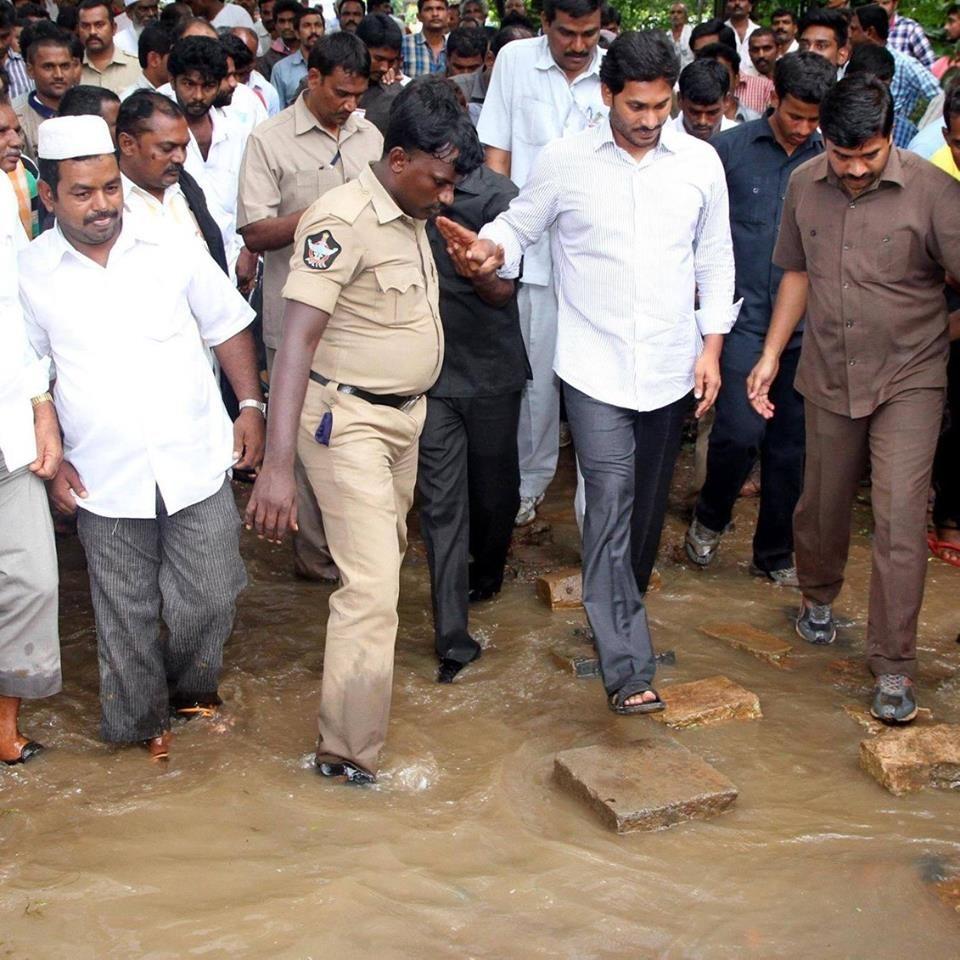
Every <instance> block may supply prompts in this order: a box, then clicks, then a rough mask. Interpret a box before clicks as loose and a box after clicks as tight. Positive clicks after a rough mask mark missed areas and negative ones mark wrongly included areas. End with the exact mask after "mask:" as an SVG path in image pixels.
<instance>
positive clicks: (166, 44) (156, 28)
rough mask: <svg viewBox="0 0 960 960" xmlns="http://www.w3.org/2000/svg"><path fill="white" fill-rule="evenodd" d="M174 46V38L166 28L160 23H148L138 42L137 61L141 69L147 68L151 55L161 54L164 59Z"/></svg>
mask: <svg viewBox="0 0 960 960" xmlns="http://www.w3.org/2000/svg"><path fill="white" fill-rule="evenodd" d="M172 46H173V38H172V37H171V36H170V31H169V30H168V29H167V28H166V27H162V26H160V24H159V23H148V24H147V25H146V26H145V27H144V28H143V30H142V31H141V32H140V38H139V39H138V40H137V59H138V60H139V61H140V67H141V69H144V70H145V69H146V68H147V62H148V60H149V58H150V54H151V53H159V54H160V56H161V57H162V56H165V55H166V54H168V53H169V52H170V48H171V47H172Z"/></svg>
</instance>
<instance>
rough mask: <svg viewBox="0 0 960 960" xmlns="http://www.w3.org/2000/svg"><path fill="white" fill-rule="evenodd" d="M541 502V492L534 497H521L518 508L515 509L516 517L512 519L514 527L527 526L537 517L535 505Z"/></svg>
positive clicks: (537, 505)
mask: <svg viewBox="0 0 960 960" xmlns="http://www.w3.org/2000/svg"><path fill="white" fill-rule="evenodd" d="M541 503H543V494H542V493H541V494H539V495H538V496H536V497H521V498H520V509H519V510H518V511H517V517H516V519H515V520H514V521H513V525H514V526H515V527H527V526H529V525H530V524H531V523H533V521H534V520H536V519H537V507H539V506H540V504H541Z"/></svg>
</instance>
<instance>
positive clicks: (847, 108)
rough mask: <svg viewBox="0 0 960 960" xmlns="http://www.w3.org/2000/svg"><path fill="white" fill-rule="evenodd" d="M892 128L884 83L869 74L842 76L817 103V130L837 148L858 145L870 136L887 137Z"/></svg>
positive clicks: (890, 101)
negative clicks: (818, 108) (818, 114)
mask: <svg viewBox="0 0 960 960" xmlns="http://www.w3.org/2000/svg"><path fill="white" fill-rule="evenodd" d="M892 129H893V98H892V97H891V96H890V91H889V90H888V89H887V85H886V84H885V83H883V82H882V81H880V80H878V79H877V78H876V77H871V76H870V75H869V74H863V73H862V74H860V75H859V76H854V77H844V78H843V79H842V80H841V81H840V82H839V83H837V84H835V85H834V87H833V89H832V90H831V91H830V92H829V93H828V94H827V95H826V96H825V97H824V98H823V103H822V104H821V105H820V130H821V132H822V133H823V136H824V138H825V139H827V140H829V141H830V142H831V143H835V144H836V145H837V146H838V147H842V148H846V149H852V148H854V147H859V146H861V145H862V144H864V143H866V142H867V141H868V140H870V139H872V138H873V137H889V136H890V131H891V130H892Z"/></svg>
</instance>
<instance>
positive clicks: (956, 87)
mask: <svg viewBox="0 0 960 960" xmlns="http://www.w3.org/2000/svg"><path fill="white" fill-rule="evenodd" d="M954 117H960V83H955V84H953V86H952V87H948V88H947V94H946V97H945V98H944V101H943V122H944V124H945V125H946V127H947V128H948V129H949V127H950V121H951V120H952V119H953V118H954Z"/></svg>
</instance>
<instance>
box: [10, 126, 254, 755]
mask: <svg viewBox="0 0 960 960" xmlns="http://www.w3.org/2000/svg"><path fill="white" fill-rule="evenodd" d="M39 154H40V157H39V165H40V176H41V183H40V188H39V189H40V196H41V199H42V200H43V203H44V205H45V206H46V207H47V208H48V209H49V210H50V211H51V212H53V213H54V215H55V216H56V220H57V225H56V227H55V228H54V229H53V230H48V231H47V232H46V233H44V234H42V235H41V236H40V237H39V238H38V239H37V240H36V241H35V242H34V243H32V244H30V245H29V247H27V248H26V249H25V250H24V251H23V252H22V253H21V254H20V262H19V265H20V297H21V303H22V306H23V310H24V315H25V317H26V321H27V333H28V336H29V337H30V340H31V342H32V343H33V346H34V348H35V349H36V350H37V352H38V353H49V354H50V356H51V357H52V359H53V362H54V365H55V367H56V375H57V380H56V392H57V404H58V408H59V413H60V421H61V426H62V428H63V439H64V455H65V458H66V459H64V461H63V463H62V464H61V466H60V469H59V471H58V472H57V475H56V477H55V478H54V479H53V480H52V481H51V483H50V496H51V498H52V500H53V502H54V504H55V505H56V506H57V508H58V509H60V510H63V511H65V512H67V513H70V512H76V511H77V507H80V508H81V509H80V510H79V513H78V517H77V531H78V534H79V536H80V541H81V543H82V544H83V548H84V552H85V553H86V557H87V569H88V572H89V576H90V585H91V594H92V598H93V607H94V615H95V617H96V623H97V643H98V650H99V657H100V694H101V706H102V718H101V735H102V737H103V739H104V740H107V741H109V742H117V743H130V742H138V741H139V742H143V743H144V744H145V745H146V746H147V747H148V749H149V750H150V754H151V756H152V757H154V758H156V759H162V758H165V757H166V756H167V755H168V751H169V739H170V736H169V727H170V715H171V711H174V712H182V713H183V714H185V715H187V716H190V715H195V714H198V713H205V714H209V713H210V712H211V711H213V710H215V708H216V706H217V705H219V703H220V700H219V697H218V695H217V686H218V684H219V677H220V669H221V664H222V658H223V645H224V643H225V641H226V639H227V637H229V635H230V632H231V630H232V627H233V618H234V613H235V604H236V598H237V595H238V594H239V592H240V590H241V589H242V588H243V586H244V584H245V582H246V576H245V572H244V568H243V561H242V560H241V559H240V552H239V527H240V524H239V516H238V514H237V508H236V505H235V504H234V501H233V495H232V493H231V490H230V485H229V482H228V481H227V480H226V471H227V470H228V469H229V468H230V467H231V465H234V464H235V465H237V466H238V467H241V468H243V467H246V468H251V467H255V466H256V465H257V464H258V463H259V461H260V459H261V458H262V454H263V442H264V413H265V407H264V405H263V400H262V396H261V393H260V385H259V377H258V373H257V365H256V359H255V352H254V345H253V338H252V336H251V334H250V332H249V330H248V329H247V328H248V326H249V324H250V322H251V320H252V319H253V311H252V310H250V308H249V307H248V305H247V304H246V302H245V301H244V300H243V298H242V297H241V296H240V295H239V294H238V293H237V292H236V291H235V290H234V289H233V287H232V285H231V284H230V282H229V281H228V280H227V278H226V277H225V276H224V274H223V273H222V271H220V270H219V269H218V268H217V266H216V265H215V264H214V263H213V261H212V260H210V259H208V258H205V257H198V256H197V255H196V251H195V248H193V247H192V246H190V245H187V244H184V243H182V242H181V241H180V240H179V238H178V237H177V236H176V235H175V234H173V233H171V232H169V231H168V230H166V229H163V228H162V227H161V226H160V225H159V224H157V223H156V222H153V221H145V220H138V218H136V217H135V216H134V217H130V218H129V219H128V220H127V222H124V219H123V216H122V208H123V191H122V187H121V180H120V171H119V168H118V167H117V161H116V157H115V155H114V153H113V143H112V141H111V140H110V134H109V131H108V130H107V127H106V124H105V123H104V122H103V120H101V119H100V118H99V117H57V118H54V119H53V120H49V121H47V122H46V123H44V125H43V126H42V128H41V131H40V149H39ZM51 277H54V278H55V282H53V283H51ZM131 307H133V309H131ZM198 334H199V335H198ZM203 344H206V345H207V346H209V347H211V348H212V349H213V350H214V352H215V353H216V355H217V360H218V361H219V363H220V365H221V367H222V369H223V370H224V372H225V374H226V375H227V377H228V378H229V380H230V382H231V384H232V385H233V388H234V390H235V391H236V393H237V395H238V396H239V397H242V398H244V402H243V403H242V406H243V410H242V411H241V414H240V417H239V418H238V420H237V422H236V424H235V425H234V426H231V424H230V420H229V418H228V417H227V414H226V411H225V410H224V408H223V404H222V403H221V401H220V396H219V392H218V390H217V385H216V381H215V380H214V376H213V371H212V370H211V369H210V366H209V364H208V363H207V360H206V357H205V356H204V353H203V349H202V345H203ZM161 616H162V618H163V621H164V622H165V623H166V625H167V628H168V631H169V637H168V638H167V639H166V640H165V641H164V642H162V641H161V639H160V618H161Z"/></svg>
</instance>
